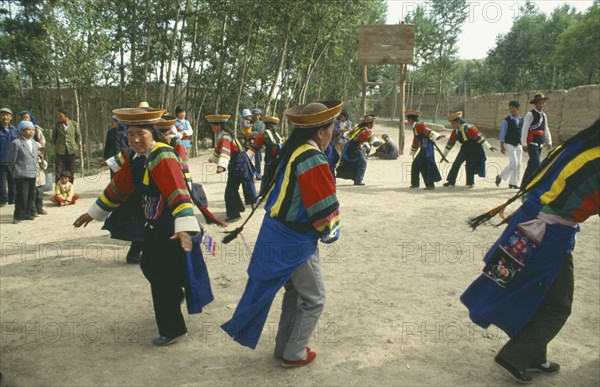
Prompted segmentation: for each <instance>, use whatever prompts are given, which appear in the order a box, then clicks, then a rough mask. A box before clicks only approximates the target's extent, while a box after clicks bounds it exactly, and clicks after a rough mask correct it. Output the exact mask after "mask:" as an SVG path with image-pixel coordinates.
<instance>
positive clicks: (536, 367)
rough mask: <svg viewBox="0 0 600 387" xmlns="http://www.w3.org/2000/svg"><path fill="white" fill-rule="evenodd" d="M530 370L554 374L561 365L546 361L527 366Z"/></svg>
mask: <svg viewBox="0 0 600 387" xmlns="http://www.w3.org/2000/svg"><path fill="white" fill-rule="evenodd" d="M527 371H529V372H541V373H544V374H546V375H552V374H555V373H557V372H558V371H560V365H559V364H557V363H550V362H546V363H543V364H532V365H530V366H529V368H527Z"/></svg>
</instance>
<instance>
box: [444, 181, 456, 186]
mask: <svg viewBox="0 0 600 387" xmlns="http://www.w3.org/2000/svg"><path fill="white" fill-rule="evenodd" d="M443 185H444V187H454V183H450V182H449V181H447V182H445V183H444V184H443Z"/></svg>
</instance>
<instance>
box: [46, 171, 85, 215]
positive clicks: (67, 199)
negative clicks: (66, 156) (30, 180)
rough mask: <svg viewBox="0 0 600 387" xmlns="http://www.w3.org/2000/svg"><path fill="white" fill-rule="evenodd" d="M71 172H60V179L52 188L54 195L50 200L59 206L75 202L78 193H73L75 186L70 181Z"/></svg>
mask: <svg viewBox="0 0 600 387" xmlns="http://www.w3.org/2000/svg"><path fill="white" fill-rule="evenodd" d="M70 179H71V173H70V172H69V171H64V172H63V173H61V174H60V180H59V181H58V183H56V187H55V188H54V197H53V198H52V199H50V200H52V201H53V202H54V203H56V204H58V205H59V206H66V205H69V204H75V202H76V201H77V199H79V195H75V186H74V185H73V183H71V182H70Z"/></svg>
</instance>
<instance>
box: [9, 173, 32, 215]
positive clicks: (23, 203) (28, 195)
mask: <svg viewBox="0 0 600 387" xmlns="http://www.w3.org/2000/svg"><path fill="white" fill-rule="evenodd" d="M14 180H15V188H16V190H17V197H16V199H15V212H14V215H13V218H15V219H17V220H23V219H25V218H26V217H29V216H31V211H32V209H33V201H34V200H35V177H32V178H16V179H14Z"/></svg>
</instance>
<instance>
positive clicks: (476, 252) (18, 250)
mask: <svg viewBox="0 0 600 387" xmlns="http://www.w3.org/2000/svg"><path fill="white" fill-rule="evenodd" d="M384 131H387V132H388V133H396V131H394V129H393V128H390V127H387V128H386V127H382V126H380V127H378V128H376V129H375V133H376V134H379V135H380V134H381V133H383V132H384ZM393 137H396V135H393ZM410 139H412V137H411V135H410V133H409V132H407V147H408V146H409V145H408V144H410ZM496 145H497V144H496ZM456 152H457V150H453V151H452V153H451V154H450V159H452V158H453V157H454V156H455V154H456ZM406 153H407V155H405V156H401V157H400V159H398V160H396V161H380V160H370V161H369V165H368V168H367V175H366V179H365V182H366V186H364V187H354V186H352V185H351V184H352V183H351V182H350V181H347V180H342V181H339V182H338V196H339V200H340V203H341V211H342V217H343V218H342V222H343V223H342V230H343V231H342V238H341V240H340V241H339V242H338V243H336V244H334V245H332V246H325V245H321V255H322V266H323V271H324V276H325V285H326V289H327V292H328V300H327V305H326V307H325V311H324V313H323V315H322V317H321V319H320V322H319V325H318V329H317V330H316V332H315V335H314V339H313V340H312V342H311V347H312V348H313V349H315V350H316V351H317V352H318V357H317V360H316V361H315V362H314V363H313V364H311V365H310V366H308V367H304V368H301V369H291V370H284V369H282V368H281V367H279V365H278V363H277V361H275V360H274V359H273V357H272V350H273V346H274V333H275V331H276V326H277V318H278V316H279V311H280V306H279V304H280V301H281V300H280V298H279V297H281V294H280V295H279V296H278V298H277V299H276V300H275V303H274V306H273V308H272V310H271V313H270V315H269V319H268V322H267V325H266V327H265V331H264V332H263V335H262V338H261V341H260V343H259V345H258V348H257V349H256V350H254V351H252V350H250V349H247V348H245V347H241V346H240V345H238V344H237V343H235V342H232V341H231V340H230V339H229V338H228V337H227V336H226V335H225V334H224V333H223V332H222V331H221V330H220V329H219V325H220V324H221V323H223V322H225V321H227V320H228V319H229V318H230V316H231V314H232V313H233V308H235V305H236V303H237V301H238V299H239V297H240V296H241V294H242V290H243V288H244V285H245V282H246V266H247V262H248V258H249V253H248V251H249V250H248V248H249V249H251V248H252V243H254V241H255V238H256V234H257V231H258V228H259V226H260V223H261V218H262V211H261V213H260V216H255V217H254V218H253V219H252V220H251V222H250V224H249V226H248V227H247V229H246V231H245V232H244V234H243V236H244V240H245V242H247V243H248V245H249V247H248V248H247V247H246V245H245V244H244V243H243V241H242V240H241V239H239V238H238V240H236V241H235V242H236V243H233V244H231V245H227V246H224V245H219V248H218V250H217V253H216V256H209V255H207V256H206V259H207V263H208V267H209V270H210V276H211V280H212V286H213V291H214V294H215V301H214V302H213V303H212V304H210V305H209V306H208V307H207V308H206V309H205V313H203V314H200V315H194V316H187V323H188V329H189V332H190V335H189V337H187V338H185V339H184V340H182V341H181V342H179V343H177V344H176V345H173V346H170V347H166V348H156V347H153V346H152V345H151V343H150V342H151V340H152V339H153V338H154V337H155V336H157V330H156V326H155V322H154V314H153V311H152V302H151V298H150V291H149V286H148V283H147V282H146V280H145V278H144V277H143V275H142V273H141V272H140V270H139V267H137V266H131V265H126V264H125V263H124V259H125V254H126V252H127V248H128V246H127V244H126V243H124V242H120V241H116V240H113V239H110V238H109V237H108V233H107V232H106V231H103V230H101V229H100V227H101V224H100V223H98V222H93V223H91V224H90V225H89V226H88V227H87V228H85V229H74V228H73V227H72V226H71V224H72V223H73V221H74V220H75V218H76V217H77V216H79V215H80V214H81V213H83V212H84V211H86V210H87V208H88V206H89V205H90V204H91V203H92V202H93V200H94V199H95V198H96V196H97V195H98V194H99V193H100V191H101V189H102V188H103V187H104V186H105V185H106V183H107V182H108V173H107V172H105V173H104V174H102V175H99V176H90V177H87V178H85V179H77V180H76V182H75V183H76V189H77V190H78V192H79V193H80V194H81V196H82V199H81V201H80V202H79V203H78V204H76V205H74V206H69V207H65V208H57V207H52V206H50V205H48V206H47V210H48V213H49V214H48V215H46V216H44V217H41V218H39V219H37V220H35V221H32V222H22V223H21V224H18V225H13V224H11V220H12V210H13V207H12V206H7V207H4V208H2V209H1V210H0V231H1V246H2V255H1V258H0V268H1V273H0V277H1V288H0V290H1V299H0V300H1V307H0V312H1V316H0V323H1V338H0V340H1V341H0V353H1V354H0V360H1V362H0V370H1V371H2V373H3V374H4V376H5V378H4V379H5V384H6V385H16V386H31V385H61V386H63V385H69V386H84V385H85V386H92V385H94V386H95V385H111V386H112V385H123V386H133V385H266V384H268V385H507V384H510V381H509V380H508V379H505V378H504V377H503V376H502V375H501V374H500V372H499V371H498V369H496V368H495V367H494V366H493V363H492V359H493V357H494V355H495V353H496V352H497V351H498V349H499V348H500V347H501V346H502V345H503V343H504V342H505V341H506V335H505V334H503V333H502V332H501V331H499V330H498V329H497V328H494V327H491V328H490V329H488V330H487V331H485V330H483V329H481V328H479V327H478V326H475V325H474V324H473V323H472V322H471V321H470V320H469V318H468V315H467V310H466V308H465V307H464V306H463V305H462V304H461V303H460V301H459V296H460V294H461V293H462V292H463V290H464V289H465V288H466V287H467V286H468V285H469V284H470V282H471V281H472V280H473V279H475V278H476V276H477V275H478V274H479V272H480V270H481V269H482V263H481V258H482V256H483V254H484V253H485V251H486V248H487V246H489V245H490V244H491V243H493V242H494V241H495V239H496V238H497V237H498V236H499V234H500V233H501V231H502V229H497V228H493V227H490V226H484V227H481V228H480V229H479V230H478V231H476V232H474V233H473V232H471V231H470V230H469V229H468V227H467V226H466V224H465V221H466V219H467V218H468V217H469V216H474V215H478V214H480V213H482V212H483V211H485V210H488V209H490V208H492V207H494V206H496V205H498V204H500V203H502V202H503V201H504V200H506V199H507V198H509V197H510V195H511V194H513V193H514V191H511V190H508V188H506V185H507V183H506V182H505V183H503V187H502V188H496V186H495V185H494V182H493V178H494V177H495V175H496V173H497V171H498V168H499V167H500V166H502V167H503V166H505V165H506V164H507V159H506V158H505V157H504V156H502V155H500V154H499V153H497V154H492V155H490V157H489V159H488V168H489V169H488V175H489V177H488V178H487V179H485V180H483V179H481V180H477V183H476V187H475V189H473V190H468V189H466V188H465V187H464V176H462V177H461V178H460V180H459V182H460V185H461V186H457V187H455V188H442V187H441V184H438V185H439V186H440V187H438V188H437V189H436V190H434V191H431V192H430V191H427V192H425V191H423V190H411V189H409V188H408V186H409V171H410V160H411V159H410V156H409V155H408V149H407V151H406ZM206 159H207V157H206V156H202V157H199V158H195V159H193V160H192V161H191V163H190V167H191V170H192V176H193V178H194V179H195V181H198V182H201V183H202V184H203V185H204V188H205V190H206V192H207V195H208V198H209V201H210V208H211V209H212V210H213V211H214V212H215V213H216V214H217V215H218V216H220V217H221V218H224V217H225V216H224V202H223V190H224V188H225V180H224V176H219V175H215V174H214V173H213V171H214V165H210V164H208V163H206V162H205V160H206ZM448 170H449V166H448V165H446V164H444V165H443V169H442V175H443V176H446V174H447V172H448ZM514 208H516V207H514ZM514 208H513V209H514ZM247 213H248V211H247V212H246V214H247ZM238 224H239V223H238ZM208 231H209V233H211V234H212V235H214V236H216V237H217V238H218V239H219V241H220V239H221V237H222V235H220V234H219V232H218V230H217V229H214V228H213V227H208ZM599 236H600V222H599V221H598V217H595V218H593V219H589V220H588V222H586V223H584V224H583V225H582V232H581V233H580V234H579V236H578V244H577V248H576V251H575V253H574V257H575V258H574V259H575V269H576V271H575V278H576V289H575V302H574V306H573V314H572V315H571V317H570V319H569V321H568V322H567V324H566V326H565V328H564V329H563V330H562V332H561V333H560V334H559V335H558V336H557V337H556V338H555V340H554V341H553V342H552V343H551V344H550V348H549V356H550V360H552V361H557V362H559V363H560V364H561V365H562V370H561V372H560V373H559V374H558V375H556V376H550V377H549V376H544V375H536V378H535V383H534V385H569V386H571V385H579V386H592V385H599V383H600V375H599V373H600V371H599V369H600V345H599V344H600V343H599V340H600V339H599V337H600V335H599V333H600V326H599V315H600V311H599V293H600V287H599V286H598V283H599V274H600V270H599V268H600V266H599V263H598V256H599V254H598V252H599V251H600V237H599Z"/></svg>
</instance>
